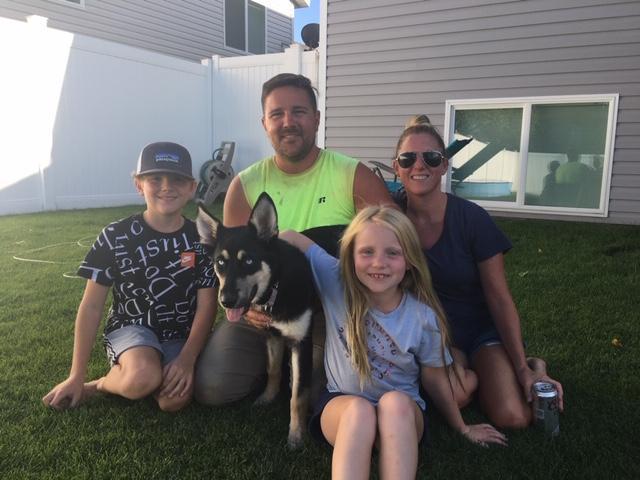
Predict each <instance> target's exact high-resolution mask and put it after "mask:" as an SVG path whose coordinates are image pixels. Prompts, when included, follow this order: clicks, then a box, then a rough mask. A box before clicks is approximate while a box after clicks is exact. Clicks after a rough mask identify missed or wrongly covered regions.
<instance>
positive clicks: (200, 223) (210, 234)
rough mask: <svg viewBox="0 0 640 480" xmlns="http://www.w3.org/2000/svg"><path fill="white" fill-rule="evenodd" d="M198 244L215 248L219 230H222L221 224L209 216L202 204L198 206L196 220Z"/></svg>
mask: <svg viewBox="0 0 640 480" xmlns="http://www.w3.org/2000/svg"><path fill="white" fill-rule="evenodd" d="M196 225H197V227H198V235H200V243H202V244H203V245H208V246H210V247H215V246H216V240H217V238H218V235H219V233H220V232H219V230H220V229H222V228H223V227H222V222H221V221H220V220H218V219H217V218H216V217H214V216H213V215H211V214H210V213H209V212H208V211H207V209H206V208H204V205H203V204H202V203H199V204H198V218H196Z"/></svg>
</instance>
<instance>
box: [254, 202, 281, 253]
mask: <svg viewBox="0 0 640 480" xmlns="http://www.w3.org/2000/svg"><path fill="white" fill-rule="evenodd" d="M249 223H250V224H251V225H253V226H254V227H255V229H256V233H257V234H258V238H259V239H260V240H265V241H267V240H271V239H272V238H274V237H277V236H278V213H277V212H276V206H275V205H274V204H273V200H271V197H270V196H269V194H268V193H266V192H262V193H261V194H260V196H259V197H258V201H257V202H256V204H255V206H254V207H253V210H252V211H251V217H249Z"/></svg>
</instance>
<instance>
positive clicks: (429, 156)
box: [396, 150, 444, 168]
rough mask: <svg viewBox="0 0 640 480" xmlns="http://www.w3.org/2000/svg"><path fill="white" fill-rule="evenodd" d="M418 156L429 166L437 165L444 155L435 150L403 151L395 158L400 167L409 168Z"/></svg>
mask: <svg viewBox="0 0 640 480" xmlns="http://www.w3.org/2000/svg"><path fill="white" fill-rule="evenodd" d="M418 156H421V157H422V161H423V162H424V163H425V164H426V165H428V166H430V167H437V166H439V165H440V164H441V163H442V160H444V155H442V153H440V152H438V151H436V150H430V151H428V152H405V153H401V154H400V155H398V158H396V160H397V161H398V165H400V166H401V167H402V168H411V167H412V166H413V164H414V163H416V160H417V159H418Z"/></svg>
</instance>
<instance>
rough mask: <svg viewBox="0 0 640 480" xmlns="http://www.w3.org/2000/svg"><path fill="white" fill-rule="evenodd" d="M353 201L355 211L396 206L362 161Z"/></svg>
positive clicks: (383, 185)
mask: <svg viewBox="0 0 640 480" xmlns="http://www.w3.org/2000/svg"><path fill="white" fill-rule="evenodd" d="M225 203H226V202H225ZM353 203H354V205H355V207H356V210H357V211H360V210H362V209H363V208H364V207H366V206H368V205H388V206H390V207H394V208H398V207H397V206H396V204H395V203H394V201H393V200H392V199H391V195H390V194H389V190H387V187H386V186H385V184H384V182H383V181H382V180H380V177H378V176H377V175H376V174H375V173H373V171H371V170H370V169H369V168H367V167H366V166H365V165H364V164H363V163H358V166H357V167H356V174H355V177H354V179H353Z"/></svg>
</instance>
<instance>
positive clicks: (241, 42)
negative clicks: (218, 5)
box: [224, 0, 245, 51]
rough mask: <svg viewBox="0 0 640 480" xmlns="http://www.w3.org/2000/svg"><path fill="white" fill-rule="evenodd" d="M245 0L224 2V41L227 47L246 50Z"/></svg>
mask: <svg viewBox="0 0 640 480" xmlns="http://www.w3.org/2000/svg"><path fill="white" fill-rule="evenodd" d="M244 4H245V0H225V2H224V27H225V28H224V42H225V44H226V45H227V47H232V48H236V49H238V50H243V51H244V50H245V12H244Z"/></svg>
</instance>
